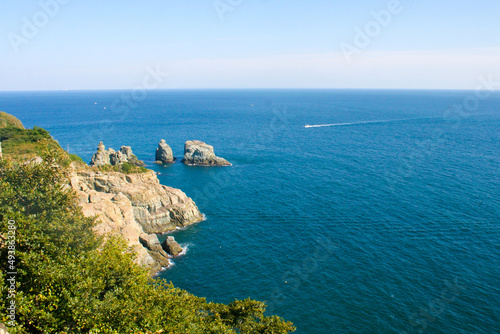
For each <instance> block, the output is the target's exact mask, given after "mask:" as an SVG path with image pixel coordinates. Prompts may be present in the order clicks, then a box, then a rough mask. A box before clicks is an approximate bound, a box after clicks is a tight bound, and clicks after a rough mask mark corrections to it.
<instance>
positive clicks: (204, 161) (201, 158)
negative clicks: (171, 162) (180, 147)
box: [182, 140, 231, 166]
mask: <svg viewBox="0 0 500 334" xmlns="http://www.w3.org/2000/svg"><path fill="white" fill-rule="evenodd" d="M182 162H183V163H185V164H186V165H190V166H231V163H230V162H229V161H227V160H226V159H223V158H220V157H217V156H215V153H214V148H213V146H211V145H207V144H205V143H204V142H202V141H199V140H188V141H187V142H186V143H185V144H184V159H182Z"/></svg>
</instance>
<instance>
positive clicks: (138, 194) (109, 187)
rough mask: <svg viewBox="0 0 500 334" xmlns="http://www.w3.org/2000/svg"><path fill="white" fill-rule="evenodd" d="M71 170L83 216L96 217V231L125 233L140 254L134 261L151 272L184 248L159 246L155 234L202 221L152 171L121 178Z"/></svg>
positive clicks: (193, 207) (188, 201) (184, 199)
mask: <svg viewBox="0 0 500 334" xmlns="http://www.w3.org/2000/svg"><path fill="white" fill-rule="evenodd" d="M70 168H71V170H70V185H71V187H72V189H73V190H74V191H75V192H76V193H77V196H78V199H79V203H78V204H79V206H80V207H81V208H82V211H83V214H84V215H85V216H88V217H90V216H98V225H97V226H96V227H95V232H96V233H98V234H101V235H104V234H119V235H122V236H123V237H124V239H125V240H126V241H127V243H128V245H129V246H130V247H131V248H132V249H134V251H135V252H136V253H137V258H136V262H137V263H138V264H140V265H142V266H144V267H148V268H150V271H151V273H155V272H157V271H159V270H161V269H162V267H167V266H168V265H169V263H170V261H169V259H170V258H171V257H172V256H176V255H178V254H179V247H180V246H178V244H177V246H176V245H175V244H176V243H175V240H172V239H173V237H171V238H167V240H169V242H165V243H164V244H161V245H160V243H159V241H158V237H157V235H156V234H160V233H165V232H169V231H172V230H175V229H177V228H179V227H184V226H188V225H191V224H194V223H197V222H200V221H202V220H203V215H202V213H201V212H200V210H199V209H198V207H197V206H196V204H195V203H194V202H193V200H192V199H191V198H189V197H188V196H186V194H185V193H184V192H182V191H181V190H179V189H175V188H171V187H167V186H164V185H162V184H160V181H159V180H158V178H157V176H156V174H155V172H154V171H152V170H148V171H147V172H145V173H136V174H123V173H120V172H101V171H99V170H98V169H97V168H93V167H89V166H86V165H83V164H72V165H71V167H70ZM169 252H170V254H169Z"/></svg>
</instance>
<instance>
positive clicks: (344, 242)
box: [0, 90, 500, 334]
mask: <svg viewBox="0 0 500 334" xmlns="http://www.w3.org/2000/svg"><path fill="white" fill-rule="evenodd" d="M479 96H480V99H479V98H477V97H476V93H475V92H473V91H411V90H408V91H398V90H191V91H186V90H184V91H183V90H180V91H150V92H146V93H144V92H138V91H85V92H71V91H65V92H3V93H0V110H3V111H6V112H8V113H11V114H13V115H15V116H16V117H18V118H20V119H21V120H22V121H23V123H24V125H25V126H26V127H30V128H31V127H33V126H35V125H37V126H40V127H43V128H45V129H47V130H49V131H50V133H51V134H52V135H53V136H54V137H55V138H56V139H57V140H58V141H59V143H60V144H61V146H62V147H63V148H65V149H67V150H69V152H70V153H75V154H78V155H80V156H81V157H82V158H83V159H84V160H85V161H86V162H88V161H90V158H91V156H92V154H93V153H94V152H95V151H96V149H97V144H98V143H99V141H103V142H104V144H105V145H106V147H112V148H114V149H119V148H120V146H122V145H130V146H132V149H133V151H134V153H135V154H136V155H137V156H138V157H139V158H140V159H142V160H144V161H145V162H146V163H147V164H148V165H149V166H150V168H152V169H154V170H155V171H158V172H160V173H161V175H159V178H160V181H161V183H163V184H165V185H169V186H173V187H178V188H180V189H182V190H183V191H184V192H186V193H187V194H188V195H189V196H191V197H192V198H193V199H194V200H195V201H196V203H197V204H198V206H199V208H200V210H201V211H202V212H203V213H204V214H205V215H206V216H207V220H206V221H204V222H201V223H199V224H197V225H194V226H191V227H189V228H186V229H184V230H179V231H176V232H175V233H174V236H175V238H176V239H177V240H178V241H179V242H180V243H182V244H184V245H187V246H188V251H187V254H186V255H184V256H182V257H179V258H176V259H175V260H174V262H175V265H174V266H172V267H171V268H170V269H167V270H166V271H164V272H162V273H161V274H160V276H161V277H163V278H165V279H167V280H169V281H172V282H173V283H174V284H175V285H176V286H178V287H181V288H184V289H186V290H188V291H190V292H192V293H194V294H195V295H198V296H204V297H206V298H207V299H208V300H211V301H216V302H224V303H228V302H231V301H233V300H234V299H235V298H238V299H241V298H247V297H251V298H253V299H258V300H263V301H267V303H268V309H269V314H278V315H280V316H282V317H284V318H286V319H287V320H291V321H293V322H294V324H295V325H296V326H297V327H298V329H297V333H311V334H323V333H325V334H327V333H328V334H331V333H367V334H368V333H371V334H373V333H399V334H403V333H475V334H479V333H485V334H492V333H500V233H499V232H500V228H499V223H500V169H499V167H500V150H499V149H500V93H498V92H497V93H489V92H487V91H485V92H482V94H481V95H479ZM306 125H311V127H305V126H306ZM316 125H325V126H319V127H318V126H316ZM160 139H165V140H166V141H167V143H168V144H169V145H170V146H171V147H172V149H173V152H174V155H175V156H176V157H177V158H178V159H179V160H178V161H180V159H181V158H182V155H183V146H184V142H185V141H186V140H193V139H198V140H202V141H205V142H207V143H209V144H211V145H213V146H214V148H215V153H216V154H217V155H219V156H221V157H224V158H226V159H227V160H229V161H230V162H232V163H233V164H234V165H233V166H232V167H188V166H184V165H183V164H181V163H180V162H177V163H175V164H173V165H170V166H166V167H162V166H157V165H154V164H153V159H154V153H155V149H156V147H157V145H158V142H159V141H160Z"/></svg>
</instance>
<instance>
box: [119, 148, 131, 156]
mask: <svg viewBox="0 0 500 334" xmlns="http://www.w3.org/2000/svg"><path fill="white" fill-rule="evenodd" d="M120 151H121V153H122V154H123V155H125V156H126V157H128V158H131V157H132V156H133V155H134V154H133V153H132V147H130V146H122V147H121V148H120Z"/></svg>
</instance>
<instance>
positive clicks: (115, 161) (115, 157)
mask: <svg viewBox="0 0 500 334" xmlns="http://www.w3.org/2000/svg"><path fill="white" fill-rule="evenodd" d="M124 162H129V163H132V164H134V165H137V166H144V165H145V164H144V162H142V161H140V160H139V159H137V157H136V156H135V155H134V154H133V153H132V148H131V147H130V146H122V147H121V148H120V151H115V150H113V149H112V148H110V149H108V150H106V147H105V146H104V144H103V143H102V142H100V143H99V145H98V146H97V153H95V154H94V155H93V156H92V161H90V164H89V165H90V166H105V165H113V166H114V165H119V164H121V163H124Z"/></svg>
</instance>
